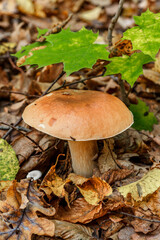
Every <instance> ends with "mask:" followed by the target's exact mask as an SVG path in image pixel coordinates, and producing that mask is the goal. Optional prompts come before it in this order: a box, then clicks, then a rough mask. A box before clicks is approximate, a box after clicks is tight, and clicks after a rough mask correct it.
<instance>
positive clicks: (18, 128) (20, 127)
mask: <svg viewBox="0 0 160 240" xmlns="http://www.w3.org/2000/svg"><path fill="white" fill-rule="evenodd" d="M8 129H10V126H9V127H3V126H0V130H4V131H5V130H8ZM16 129H17V130H19V131H23V132H31V130H30V129H28V128H25V127H22V126H17V127H16Z"/></svg>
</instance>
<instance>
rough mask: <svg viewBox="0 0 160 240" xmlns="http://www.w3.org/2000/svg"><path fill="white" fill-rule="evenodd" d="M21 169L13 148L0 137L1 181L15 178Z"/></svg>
mask: <svg viewBox="0 0 160 240" xmlns="http://www.w3.org/2000/svg"><path fill="white" fill-rule="evenodd" d="M18 170H19V161H18V159H17V157H16V154H15V152H14V150H13V148H12V147H11V146H10V145H9V144H8V143H7V141H5V140H4V139H0V181H2V180H5V181H6V180H14V179H15V176H16V174H17V172H18Z"/></svg>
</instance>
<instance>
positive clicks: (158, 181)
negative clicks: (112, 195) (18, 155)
mask: <svg viewBox="0 0 160 240" xmlns="http://www.w3.org/2000/svg"><path fill="white" fill-rule="evenodd" d="M159 176H160V169H158V168H154V169H153V170H150V171H149V172H148V173H147V174H146V175H145V176H144V177H143V178H141V179H140V180H138V181H136V182H134V183H131V184H128V185H126V186H123V187H119V188H118V190H119V192H120V193H121V194H122V195H123V196H124V197H126V196H127V194H128V193H131V195H132V198H133V199H134V200H136V201H141V200H142V199H143V198H144V197H146V196H148V195H149V194H152V193H154V192H155V191H156V190H157V189H158V188H159V187H160V178H159Z"/></svg>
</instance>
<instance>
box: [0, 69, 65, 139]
mask: <svg viewBox="0 0 160 240" xmlns="http://www.w3.org/2000/svg"><path fill="white" fill-rule="evenodd" d="M64 74H65V72H62V73H61V74H60V75H59V76H58V78H56V79H55V80H54V81H53V82H52V84H51V85H50V86H49V88H47V90H46V91H45V92H44V93H43V94H42V95H41V97H42V96H44V95H46V94H47V93H48V91H49V90H50V89H51V88H52V86H53V85H54V84H55V83H56V82H57V81H58V80H59V79H60V78H61V77H62V76H63V75H64ZM22 120H23V119H22V117H21V118H20V119H19V120H18V121H17V122H16V123H15V124H14V125H13V126H10V129H9V130H8V131H7V132H6V134H5V135H4V136H3V137H2V138H3V139H6V138H7V137H8V135H9V134H10V133H11V132H12V131H13V129H14V128H15V127H16V126H17V125H18V124H19V123H20V122H21V121H22ZM16 130H17V129H16Z"/></svg>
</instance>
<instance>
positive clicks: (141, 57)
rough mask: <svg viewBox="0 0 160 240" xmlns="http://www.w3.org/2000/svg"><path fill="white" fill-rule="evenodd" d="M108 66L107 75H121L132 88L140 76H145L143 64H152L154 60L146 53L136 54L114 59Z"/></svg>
mask: <svg viewBox="0 0 160 240" xmlns="http://www.w3.org/2000/svg"><path fill="white" fill-rule="evenodd" d="M110 60H112V62H111V63H110V64H108V65H107V71H106V73H105V76H106V75H111V74H117V73H121V75H122V79H124V80H126V81H127V82H128V83H129V84H130V85H131V86H133V84H134V83H135V81H136V80H137V78H138V77H139V75H140V74H143V68H142V66H143V64H145V63H148V62H151V61H152V60H153V59H152V58H151V57H150V56H148V55H145V54H144V53H142V52H141V53H134V54H132V55H131V56H123V57H114V58H112V59H110Z"/></svg>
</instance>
